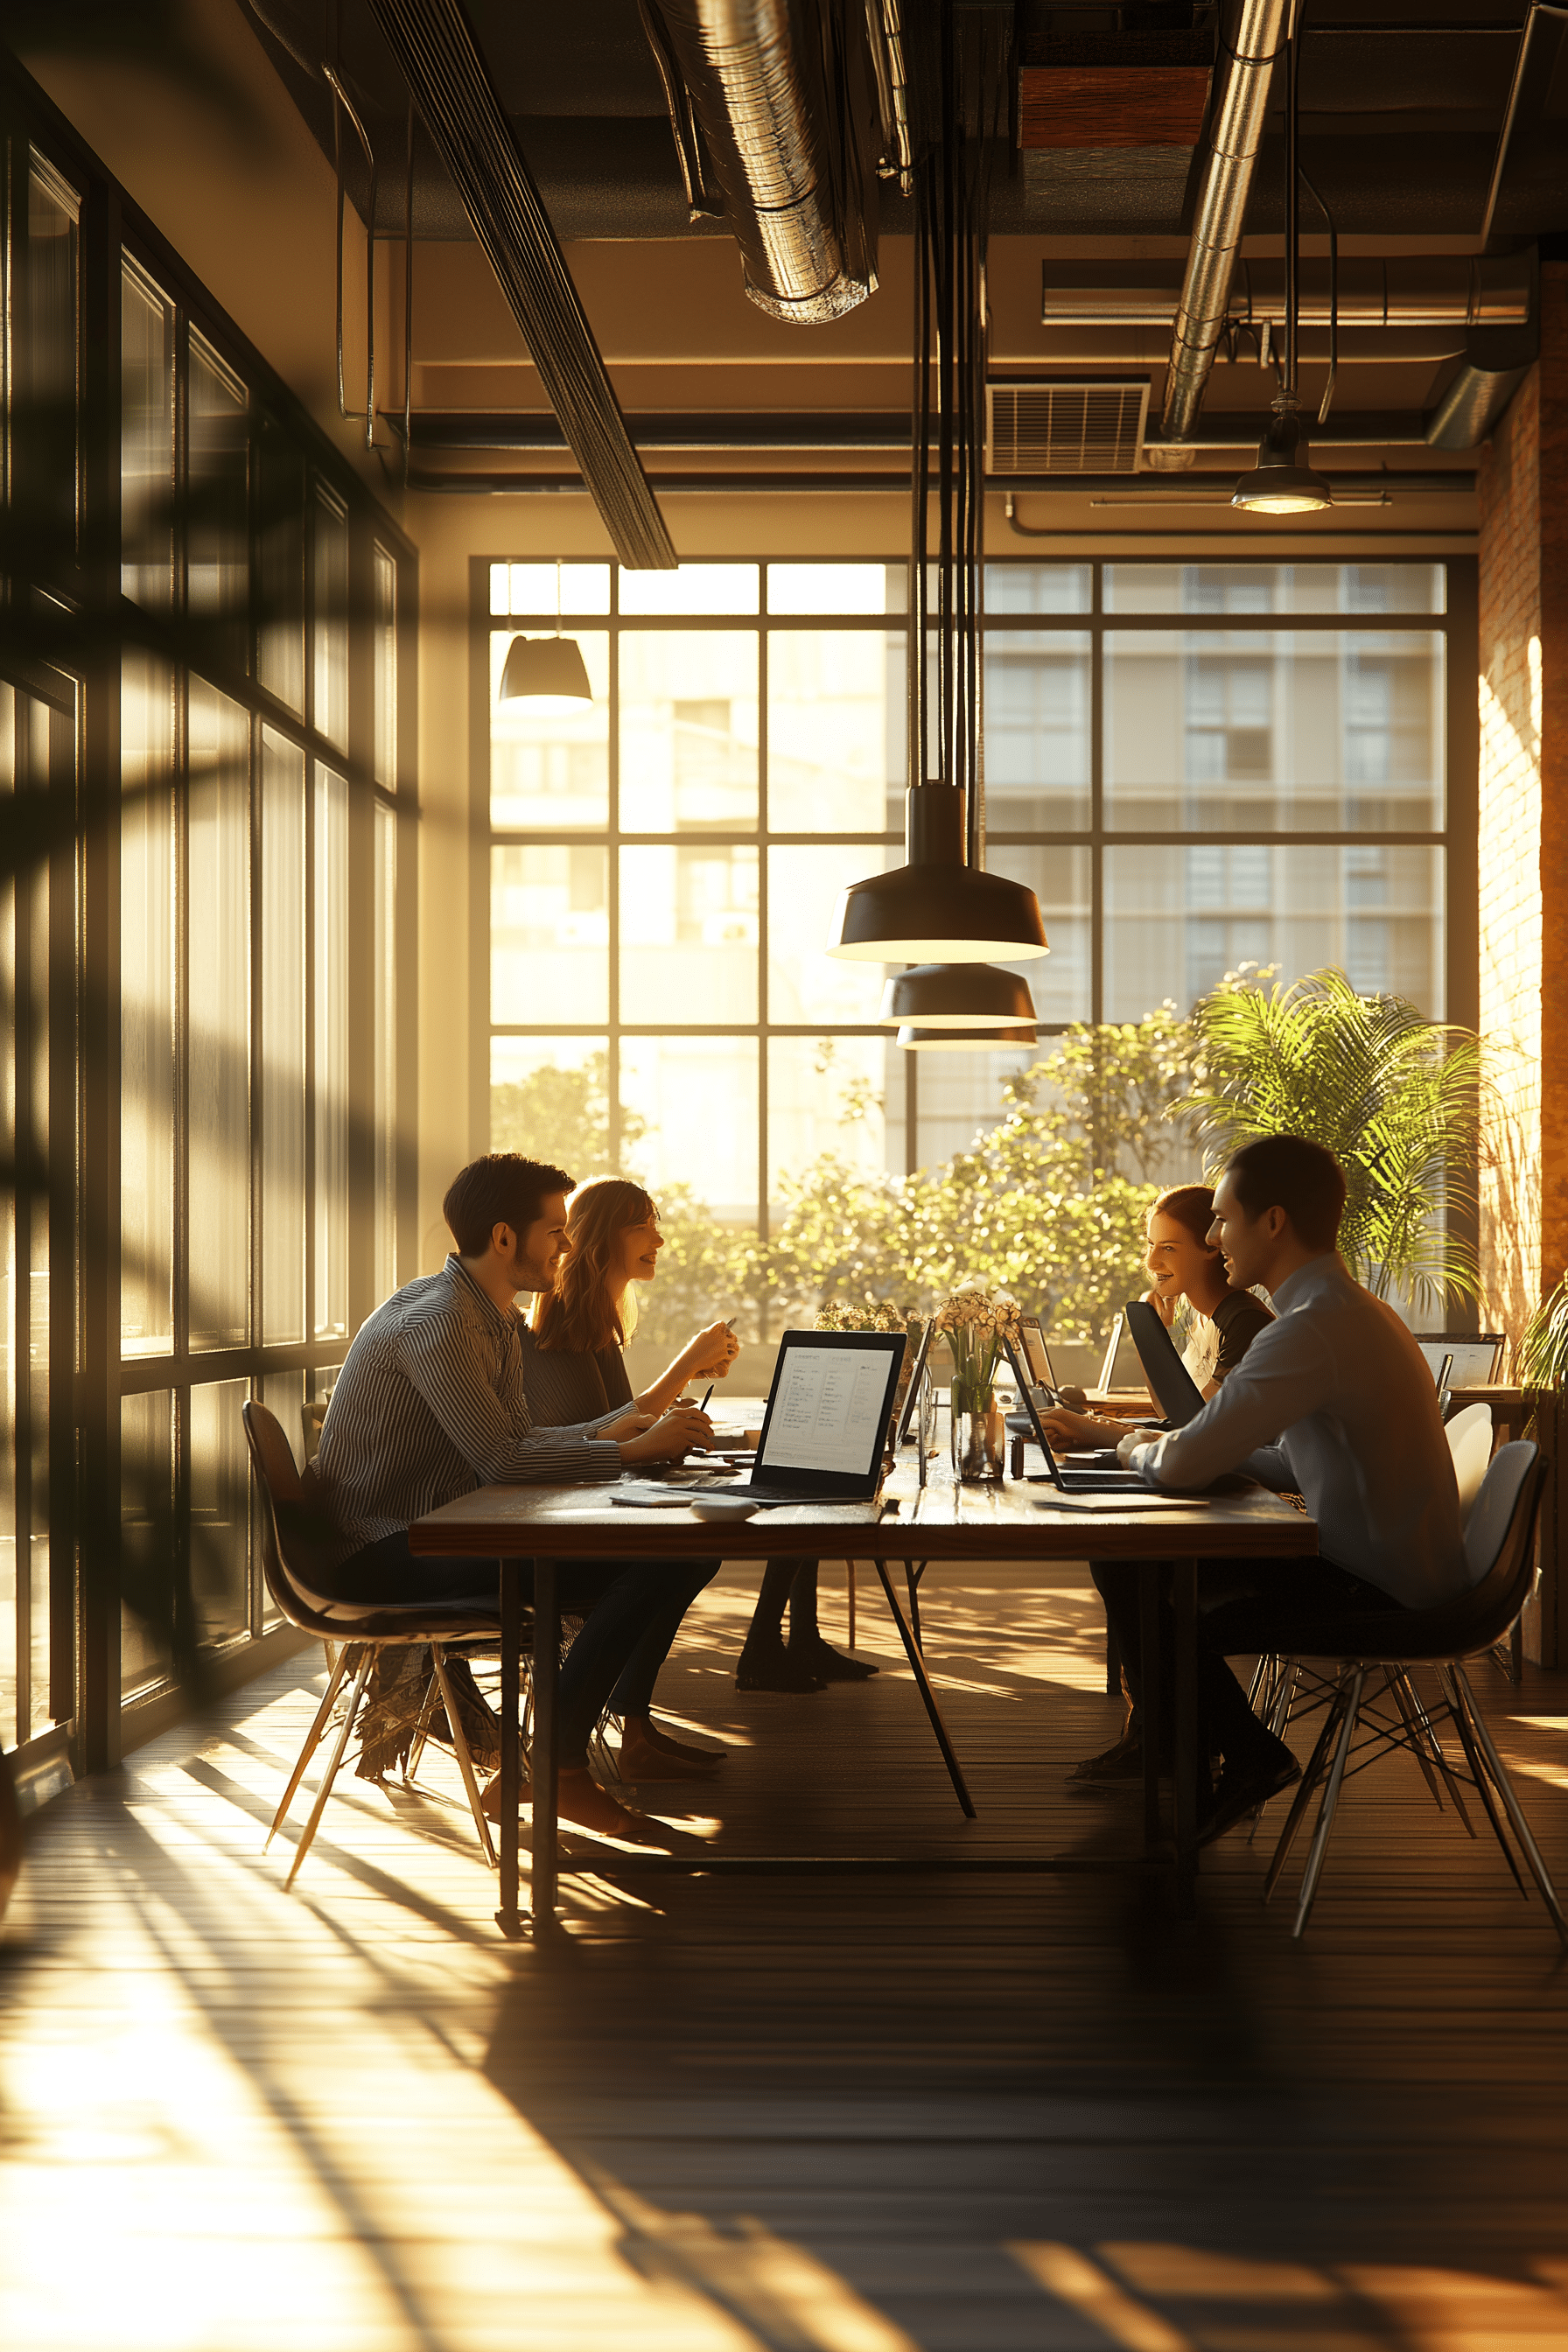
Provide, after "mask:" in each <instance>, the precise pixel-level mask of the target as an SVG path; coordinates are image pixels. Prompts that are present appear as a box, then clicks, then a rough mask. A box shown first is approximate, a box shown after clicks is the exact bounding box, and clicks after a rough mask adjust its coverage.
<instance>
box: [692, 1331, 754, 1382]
mask: <svg viewBox="0 0 1568 2352" xmlns="http://www.w3.org/2000/svg"><path fill="white" fill-rule="evenodd" d="M740 1352H741V1343H740V1341H739V1339H736V1337H735V1334H734V1333H733V1331H731V1328H730V1326H729V1325H728V1324H727V1323H710V1325H709V1326H708V1328H707V1329H706V1331H699V1333H698V1334H697V1337H696V1339H693V1341H692V1342H691V1345H690V1346H689V1348H688V1349H687V1350H686V1353H685V1355H684V1356H683V1357H682V1358H681V1362H682V1363H683V1364H684V1365H685V1366H686V1371H685V1374H684V1377H685V1378H686V1379H687V1380H689V1381H724V1380H728V1379H729V1377H730V1367H731V1364H732V1363H733V1362H734V1360H735V1359H736V1357H737V1356H738V1355H739V1354H740Z"/></svg>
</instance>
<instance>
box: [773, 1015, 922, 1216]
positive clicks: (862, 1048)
mask: <svg viewBox="0 0 1568 2352" xmlns="http://www.w3.org/2000/svg"><path fill="white" fill-rule="evenodd" d="M894 1054H898V1055H899V1058H900V1061H901V1060H902V1059H903V1058H904V1057H903V1055H902V1054H901V1053H900V1049H899V1047H898V1046H897V1045H893V1044H892V1043H891V1042H890V1037H889V1036H888V1035H884V1036H879V1037H770V1038H769V1040H768V1199H769V1200H770V1201H771V1202H779V1203H782V1202H784V1199H785V1197H786V1192H787V1180H788V1179H790V1178H792V1177H793V1178H795V1179H796V1180H797V1181H798V1180H799V1179H800V1178H801V1177H803V1176H805V1174H806V1172H807V1171H808V1170H809V1169H811V1168H812V1167H813V1166H814V1165H815V1164H816V1161H817V1160H837V1161H838V1162H839V1163H840V1164H841V1165H842V1166H844V1167H846V1168H852V1169H854V1170H856V1171H858V1173H859V1174H861V1175H866V1176H876V1175H880V1174H882V1173H883V1172H884V1171H885V1170H886V1168H887V1165H888V1159H887V1154H888V1143H889V1137H888V1131H887V1094H888V1077H889V1058H890V1056H891V1055H894ZM894 1141H895V1145H896V1157H897V1162H898V1165H899V1167H900V1169H901V1168H902V1166H903V1162H904V1139H903V1135H902V1133H901V1132H900V1134H899V1135H898V1136H897V1137H896V1138H895V1139H894Z"/></svg>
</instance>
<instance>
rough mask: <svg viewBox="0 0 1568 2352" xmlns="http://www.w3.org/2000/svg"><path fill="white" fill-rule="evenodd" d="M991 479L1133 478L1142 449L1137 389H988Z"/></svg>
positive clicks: (1143, 392)
mask: <svg viewBox="0 0 1568 2352" xmlns="http://www.w3.org/2000/svg"><path fill="white" fill-rule="evenodd" d="M985 389H986V394H987V395H988V403H989V410H990V414H989V417H988V420H987V422H988V425H989V431H988V433H987V436H986V463H987V467H988V469H989V470H990V472H992V473H993V474H1132V473H1136V472H1137V470H1138V452H1139V450H1140V449H1141V448H1142V445H1143V420H1144V417H1145V415H1147V413H1148V407H1149V386H1148V383H1147V382H1144V383H1060V382H1051V383H990V384H987V385H986V387H985Z"/></svg>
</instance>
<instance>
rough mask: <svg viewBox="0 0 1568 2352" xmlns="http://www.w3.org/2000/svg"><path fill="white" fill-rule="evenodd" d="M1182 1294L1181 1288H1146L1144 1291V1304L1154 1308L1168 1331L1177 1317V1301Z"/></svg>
mask: <svg viewBox="0 0 1568 2352" xmlns="http://www.w3.org/2000/svg"><path fill="white" fill-rule="evenodd" d="M1181 1296H1182V1294H1181V1292H1180V1291H1179V1290H1168V1291H1166V1290H1158V1289H1155V1290H1146V1291H1145V1292H1144V1293H1143V1303H1144V1305H1145V1306H1147V1307H1152V1308H1153V1310H1154V1312H1155V1314H1156V1315H1157V1316H1158V1317H1159V1318H1160V1320H1161V1322H1162V1323H1163V1325H1164V1327H1165V1328H1166V1330H1167V1331H1168V1330H1169V1329H1170V1328H1171V1326H1172V1324H1173V1322H1174V1321H1175V1319H1176V1302H1177V1300H1178V1299H1179V1298H1180V1297H1181Z"/></svg>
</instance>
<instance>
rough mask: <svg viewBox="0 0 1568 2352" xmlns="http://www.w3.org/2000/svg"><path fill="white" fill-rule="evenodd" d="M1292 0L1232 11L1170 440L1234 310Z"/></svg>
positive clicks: (1180, 316)
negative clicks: (1233, 289)
mask: <svg viewBox="0 0 1568 2352" xmlns="http://www.w3.org/2000/svg"><path fill="white" fill-rule="evenodd" d="M1286 16H1287V0H1239V6H1238V7H1237V8H1233V9H1229V10H1227V11H1226V19H1225V31H1224V34H1223V36H1222V39H1221V46H1220V60H1219V64H1218V65H1217V67H1216V68H1215V87H1214V96H1213V99H1212V100H1211V102H1210V107H1209V120H1208V128H1207V130H1206V131H1205V137H1204V142H1203V151H1202V152H1203V154H1204V162H1203V166H1202V173H1201V177H1200V180H1199V184H1198V200H1197V211H1196V215H1195V217H1194V225H1193V241H1192V246H1191V249H1190V250H1189V252H1188V255H1187V266H1186V272H1185V275H1184V278H1183V281H1182V291H1181V299H1180V300H1179V302H1178V304H1177V307H1176V316H1175V320H1174V322H1173V327H1172V330H1171V373H1170V377H1169V380H1168V382H1167V383H1166V387H1165V413H1164V417H1163V423H1162V435H1163V438H1164V439H1166V440H1169V441H1181V440H1184V438H1185V437H1186V436H1187V435H1188V434H1189V433H1190V432H1191V431H1192V429H1193V426H1194V425H1195V424H1196V422H1197V416H1198V410H1199V409H1200V407H1201V406H1202V405H1203V397H1204V388H1205V385H1206V384H1207V383H1208V380H1209V375H1210V372H1211V371H1212V369H1213V367H1214V362H1215V352H1216V350H1217V349H1218V346H1219V340H1220V337H1221V335H1222V334H1223V333H1224V331H1225V324H1226V317H1227V315H1228V313H1229V310H1230V284H1231V278H1232V275H1233V273H1234V271H1235V268H1236V261H1237V252H1238V250H1239V248H1240V245H1241V236H1242V229H1243V226H1244V225H1245V222H1246V218H1247V198H1248V196H1249V195H1250V194H1251V193H1252V178H1253V173H1254V171H1255V170H1256V168H1257V164H1258V150H1259V149H1260V147H1261V146H1262V144H1263V128H1264V121H1265V119H1266V117H1267V114H1268V89H1269V84H1270V82H1271V80H1272V79H1273V75H1274V65H1275V60H1276V58H1278V57H1279V54H1280V51H1281V48H1282V47H1283V44H1284V39H1285V31H1286Z"/></svg>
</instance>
